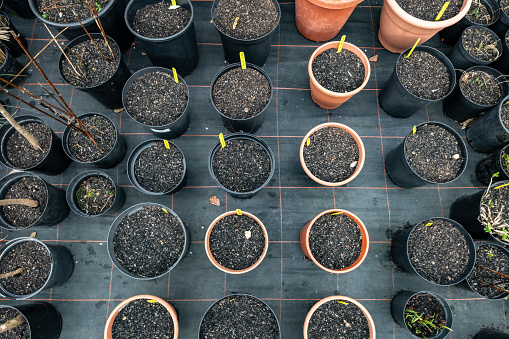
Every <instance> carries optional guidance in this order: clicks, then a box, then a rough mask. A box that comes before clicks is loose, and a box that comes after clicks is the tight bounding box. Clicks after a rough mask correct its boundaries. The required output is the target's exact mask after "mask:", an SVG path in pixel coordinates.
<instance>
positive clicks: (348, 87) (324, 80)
mask: <svg viewBox="0 0 509 339" xmlns="http://www.w3.org/2000/svg"><path fill="white" fill-rule="evenodd" d="M311 69H312V71H313V76H314V77H315V79H316V81H318V83H319V84H320V85H322V86H323V87H325V88H326V89H328V90H329V91H333V92H337V93H347V92H352V91H354V90H355V89H357V88H359V87H360V86H361V85H362V83H363V82H364V76H365V70H364V64H363V63H362V60H361V58H359V57H358V56H357V55H355V53H353V52H351V51H349V50H346V49H343V50H342V51H341V53H337V49H336V48H329V49H327V50H325V51H323V52H322V53H320V54H318V55H317V57H316V58H315V60H313V63H312V64H311Z"/></svg>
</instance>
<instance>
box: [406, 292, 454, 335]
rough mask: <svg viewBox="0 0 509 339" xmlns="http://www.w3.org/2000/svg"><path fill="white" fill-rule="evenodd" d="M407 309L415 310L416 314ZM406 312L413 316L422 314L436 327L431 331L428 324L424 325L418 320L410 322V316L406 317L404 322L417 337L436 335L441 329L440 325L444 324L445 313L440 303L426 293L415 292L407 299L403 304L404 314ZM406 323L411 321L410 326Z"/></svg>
mask: <svg viewBox="0 0 509 339" xmlns="http://www.w3.org/2000/svg"><path fill="white" fill-rule="evenodd" d="M409 310H410V311H414V312H416V313H417V314H418V315H415V314H413V313H412V312H408V311H409ZM407 314H408V315H411V316H415V317H418V316H421V315H423V318H424V319H426V320H429V321H431V322H432V323H433V325H434V326H435V327H436V329H434V330H433V331H432V330H431V327H432V326H430V325H428V327H426V326H424V325H423V324H422V323H420V322H419V321H416V322H414V323H411V321H412V318H410V317H409V318H406V320H405V322H406V323H407V327H408V329H409V330H410V332H412V333H413V334H415V335H417V336H419V337H423V338H424V337H430V336H432V335H436V334H437V333H440V332H441V331H442V330H443V328H442V326H444V325H445V313H444V309H443V308H442V304H440V301H439V300H438V299H437V298H435V297H433V296H431V295H429V294H426V293H419V294H416V295H415V296H413V297H412V298H411V299H410V300H408V302H407V303H406V306H405V316H406V315H407ZM408 323H411V326H412V327H409V326H408ZM426 325H427V324H426Z"/></svg>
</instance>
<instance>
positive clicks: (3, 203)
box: [0, 199, 39, 207]
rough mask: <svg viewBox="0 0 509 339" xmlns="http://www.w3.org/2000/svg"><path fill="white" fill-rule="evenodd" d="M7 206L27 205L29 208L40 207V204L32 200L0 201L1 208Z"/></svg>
mask: <svg viewBox="0 0 509 339" xmlns="http://www.w3.org/2000/svg"><path fill="white" fill-rule="evenodd" d="M7 205H25V206H28V207H38V206H39V202H38V201H37V200H31V199H2V200H0V206H7Z"/></svg>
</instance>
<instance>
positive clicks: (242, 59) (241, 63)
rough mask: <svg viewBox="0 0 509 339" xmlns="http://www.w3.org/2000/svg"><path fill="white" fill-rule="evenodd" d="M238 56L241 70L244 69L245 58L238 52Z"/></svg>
mask: <svg viewBox="0 0 509 339" xmlns="http://www.w3.org/2000/svg"><path fill="white" fill-rule="evenodd" d="M239 56H240V65H241V66H242V69H246V57H245V55H244V52H240V53H239Z"/></svg>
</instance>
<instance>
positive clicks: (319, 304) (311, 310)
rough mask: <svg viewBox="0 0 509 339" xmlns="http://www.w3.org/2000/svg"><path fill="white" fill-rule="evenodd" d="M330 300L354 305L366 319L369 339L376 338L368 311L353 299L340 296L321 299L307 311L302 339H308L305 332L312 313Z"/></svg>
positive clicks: (373, 324)
mask: <svg viewBox="0 0 509 339" xmlns="http://www.w3.org/2000/svg"><path fill="white" fill-rule="evenodd" d="M332 300H344V301H348V302H350V303H352V304H354V305H355V306H357V307H358V308H359V309H360V310H361V311H362V313H363V314H364V316H365V317H366V319H367V321H368V327H369V339H375V338H376V330H375V323H374V321H373V318H372V317H371V314H370V313H369V312H368V310H367V309H366V308H365V307H364V306H363V305H362V304H361V303H360V302H358V301H357V300H355V299H352V298H349V297H345V296H342V295H333V296H330V297H326V298H323V299H321V300H319V301H318V302H317V303H316V304H314V305H313V307H311V309H310V310H309V312H308V314H307V315H306V319H305V320H304V329H303V334H304V339H308V333H307V332H308V331H307V330H308V325H309V321H310V320H311V317H312V316H313V313H315V311H316V310H317V309H318V308H319V307H320V306H322V305H323V304H325V303H327V302H329V301H332Z"/></svg>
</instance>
